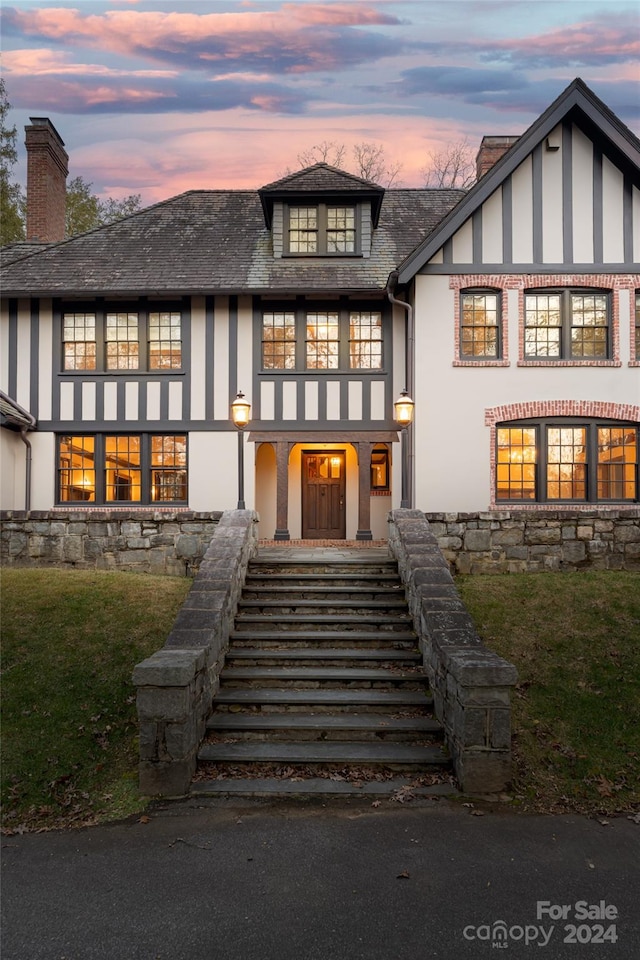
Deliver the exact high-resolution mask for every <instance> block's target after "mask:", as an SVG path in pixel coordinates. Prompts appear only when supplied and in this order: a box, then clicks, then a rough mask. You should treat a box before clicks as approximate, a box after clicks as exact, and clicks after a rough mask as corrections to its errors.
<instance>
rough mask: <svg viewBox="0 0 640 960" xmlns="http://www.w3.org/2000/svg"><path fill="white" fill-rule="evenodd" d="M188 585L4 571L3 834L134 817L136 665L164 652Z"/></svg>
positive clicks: (120, 576) (137, 577) (137, 803)
mask: <svg viewBox="0 0 640 960" xmlns="http://www.w3.org/2000/svg"><path fill="white" fill-rule="evenodd" d="M189 586H190V581H188V580H184V579H181V578H175V577H158V576H146V575H143V574H132V573H100V572H94V571H92V572H87V571H76V570H57V569H29V570H17V569H5V570H3V571H2V607H1V610H2V761H3V762H2V785H1V789H2V804H3V811H4V816H3V824H4V826H5V827H6V828H8V829H9V828H16V827H19V826H20V825H21V824H27V825H28V826H29V827H30V828H33V827H38V826H39V825H43V826H44V825H46V826H51V825H55V824H59V823H64V824H69V823H73V822H87V821H89V822H91V821H98V820H100V819H110V818H113V817H117V816H124V815H127V814H129V813H131V812H135V811H136V810H138V809H142V807H143V805H144V804H143V802H142V801H141V799H140V798H139V797H138V794H137V773H136V764H137V719H136V711H135V689H134V687H133V685H132V684H131V674H132V671H133V667H134V665H135V664H136V663H137V662H138V661H140V660H142V659H144V658H145V657H147V656H149V655H150V654H151V653H153V652H154V650H157V649H158V648H159V647H161V646H162V645H163V644H164V641H165V639H166V637H167V635H168V633H169V631H170V629H171V626H172V624H173V620H174V618H175V615H176V613H177V611H178V609H179V607H180V604H181V603H182V601H183V599H184V597H185V596H186V593H187V592H188V589H189Z"/></svg>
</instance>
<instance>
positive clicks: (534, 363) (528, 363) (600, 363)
mask: <svg viewBox="0 0 640 960" xmlns="http://www.w3.org/2000/svg"><path fill="white" fill-rule="evenodd" d="M517 366H518V367H621V366H622V362H621V361H620V360H518V363H517Z"/></svg>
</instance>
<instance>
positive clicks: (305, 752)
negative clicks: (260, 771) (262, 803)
mask: <svg viewBox="0 0 640 960" xmlns="http://www.w3.org/2000/svg"><path fill="white" fill-rule="evenodd" d="M198 757H199V759H200V760H204V761H207V762H209V763H233V762H236V763H279V762H283V763H304V764H307V763H354V762H355V763H375V764H393V763H411V764H421V765H422V764H443V763H446V762H447V759H448V758H447V756H446V754H445V752H444V750H443V749H442V748H441V747H439V746H433V745H428V746H421V745H417V744H405V743H377V742H372V741H366V742H362V743H359V742H354V741H341V740H336V741H333V740H322V741H320V742H318V741H315V740H304V741H300V742H292V743H291V742H289V741H286V740H281V741H277V740H274V741H265V740H256V741H247V740H243V741H239V742H237V743H205V744H204V745H203V746H202V747H201V748H200V751H199V753H198Z"/></svg>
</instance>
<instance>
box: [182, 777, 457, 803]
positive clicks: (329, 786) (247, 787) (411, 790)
mask: <svg viewBox="0 0 640 960" xmlns="http://www.w3.org/2000/svg"><path fill="white" fill-rule="evenodd" d="M190 793H191V796H192V797H197V798H204V797H238V796H240V797H262V798H264V799H267V798H273V799H277V798H280V797H292V796H293V797H296V796H298V797H300V796H304V797H313V796H317V797H322V798H323V799H332V798H341V797H365V798H369V799H371V798H373V799H388V800H393V799H394V797H395V796H396V795H398V796H400V797H402V798H403V799H406V797H407V796H412V797H415V798H416V799H420V798H422V797H424V798H428V797H446V796H459V794H460V791H459V790H457V789H456V787H454V786H453V784H452V783H450V782H449V781H448V780H445V781H443V782H442V783H434V784H431V785H427V786H422V785H420V784H415V783H414V782H413V781H412V780H411V779H408V778H406V777H405V778H401V777H394V778H393V779H385V780H364V781H362V780H355V781H354V780H346V779H345V780H336V779H332V778H330V777H304V778H303V777H282V778H280V777H223V778H220V779H216V780H197V781H195V782H194V783H192V784H191V790H190Z"/></svg>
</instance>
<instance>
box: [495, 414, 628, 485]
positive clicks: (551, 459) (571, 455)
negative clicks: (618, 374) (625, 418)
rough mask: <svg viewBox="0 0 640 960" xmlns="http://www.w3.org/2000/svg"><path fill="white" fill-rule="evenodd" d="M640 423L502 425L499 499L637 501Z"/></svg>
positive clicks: (498, 443)
mask: <svg viewBox="0 0 640 960" xmlns="http://www.w3.org/2000/svg"><path fill="white" fill-rule="evenodd" d="M638 489H639V487H638V425H637V424H622V423H613V422H598V421H595V420H588V421H580V422H567V421H560V420H556V419H553V418H550V419H545V420H538V421H535V422H534V421H524V422H522V423H504V424H499V425H498V427H497V430H496V501H502V500H511V501H538V502H542V503H555V504H557V503H560V502H562V501H568V502H582V503H585V502H586V503H597V502H601V501H614V502H621V501H622V502H635V501H637V500H638Z"/></svg>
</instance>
